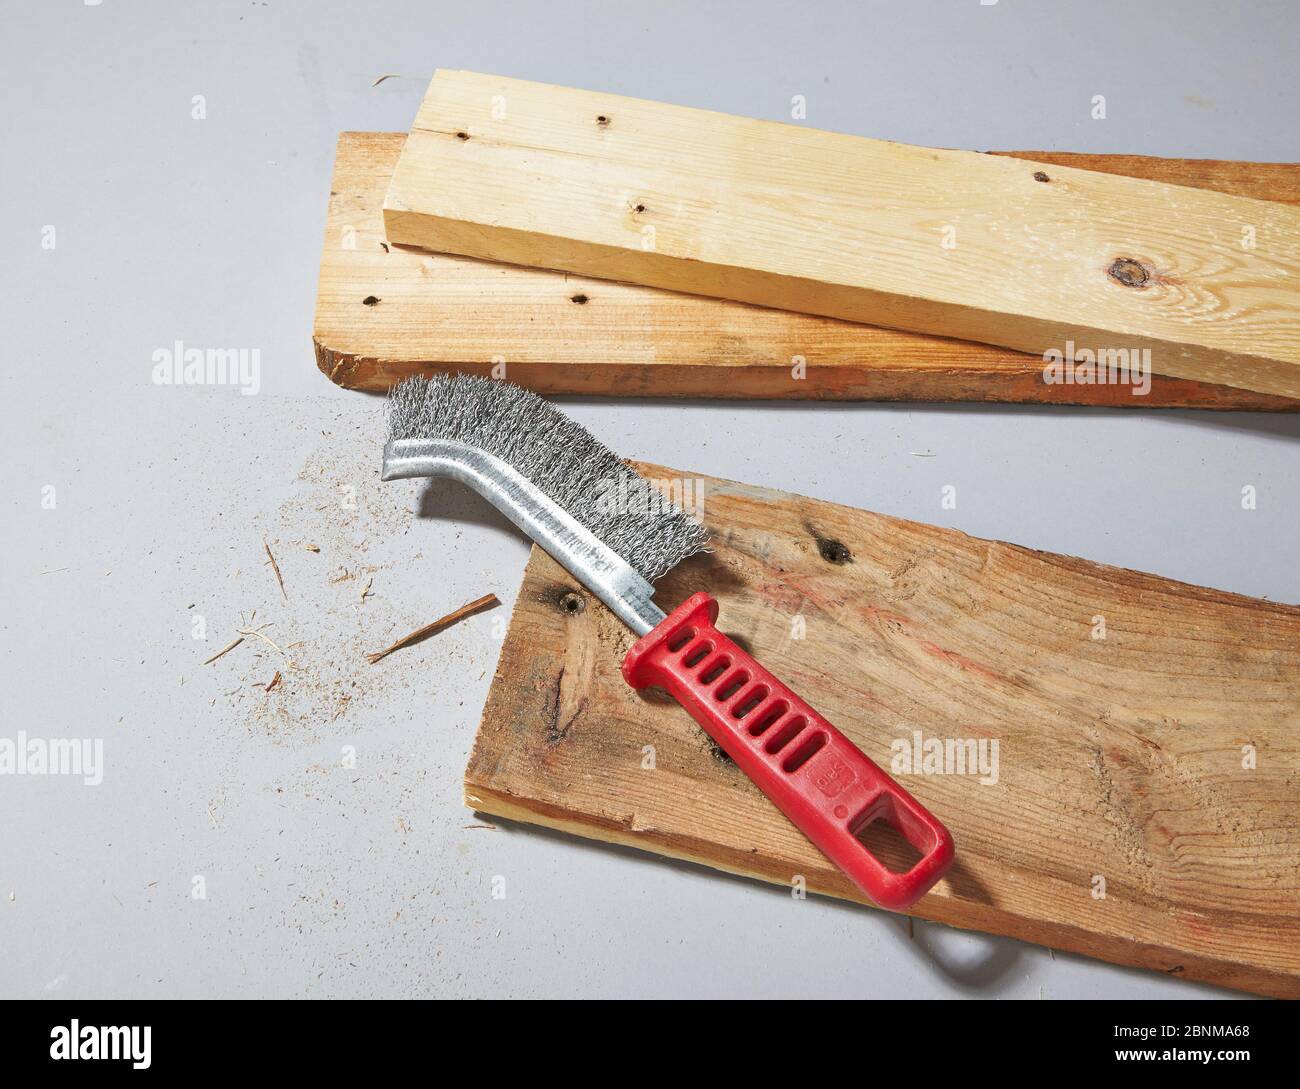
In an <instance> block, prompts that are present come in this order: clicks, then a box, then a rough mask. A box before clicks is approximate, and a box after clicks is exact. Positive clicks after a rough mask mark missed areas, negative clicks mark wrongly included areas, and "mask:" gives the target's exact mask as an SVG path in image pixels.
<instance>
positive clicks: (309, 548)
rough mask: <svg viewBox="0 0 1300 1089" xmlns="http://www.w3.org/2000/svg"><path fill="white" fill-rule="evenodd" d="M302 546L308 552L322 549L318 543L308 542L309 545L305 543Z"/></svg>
mask: <svg viewBox="0 0 1300 1089" xmlns="http://www.w3.org/2000/svg"><path fill="white" fill-rule="evenodd" d="M302 547H303V548H305V549H306V550H307V551H308V552H319V551H320V545H316V544H307V545H303V546H302Z"/></svg>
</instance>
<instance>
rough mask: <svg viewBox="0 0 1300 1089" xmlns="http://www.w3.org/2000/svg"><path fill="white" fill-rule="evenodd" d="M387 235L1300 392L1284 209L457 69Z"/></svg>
mask: <svg viewBox="0 0 1300 1089" xmlns="http://www.w3.org/2000/svg"><path fill="white" fill-rule="evenodd" d="M384 223H385V229H386V232H387V236H388V238H389V240H390V241H394V242H399V243H403V244H409V245H415V246H420V247H423V248H425V249H430V250H436V251H440V252H448V253H459V254H464V255H466V256H469V257H476V258H481V259H486V260H492V261H501V262H507V263H510V264H518V265H528V266H534V267H539V268H551V269H562V270H564V271H566V272H570V273H574V274H578V275H583V276H594V277H599V278H602V279H609V280H625V281H628V282H632V283H639V284H643V285H646V286H649V287H659V288H668V289H671V290H675V291H686V292H691V293H694V294H700V295H709V296H716V297H721V298H728V299H734V300H737V301H740V302H747V303H755V304H758V305H763V306H773V307H778V308H781V309H786V310H795V311H800V312H803V313H810V314H821V315H824V316H828V317H836V318H843V319H848V320H851V321H859V322H870V323H872V324H877V325H884V326H889V327H891V328H898V329H907V330H911V331H916V332H924V333H931V334H938V335H943V336H954V337H960V338H962V339H966V340H976V341H981V342H984V343H990V344H999V345H1002V346H1004V347H1009V348H1014V349H1017V350H1020V351H1025V352H1030V353H1033V354H1034V355H1035V356H1038V357H1040V358H1041V357H1042V355H1043V353H1044V352H1045V351H1047V350H1049V349H1056V350H1062V349H1064V347H1065V346H1066V345H1067V343H1069V342H1073V343H1074V344H1076V345H1079V346H1084V347H1088V348H1090V349H1097V350H1100V349H1103V348H1104V349H1127V348H1130V347H1135V346H1138V345H1142V346H1147V347H1150V348H1151V350H1152V353H1153V357H1154V363H1155V370H1156V371H1158V372H1160V373H1166V374H1172V375H1176V376H1178V377H1182V378H1193V379H1197V380H1199V381H1208V382H1214V383H1219V384H1224V385H1232V386H1241V387H1244V388H1247V389H1254V390H1258V391H1261V392H1266V393H1274V394H1278V395H1281V396H1289V397H1297V396H1300V210H1297V209H1294V208H1290V207H1287V206H1284V205H1282V204H1278V203H1276V202H1269V201H1257V200H1252V199H1249V198H1243V197H1235V196H1228V195H1226V194H1222V193H1214V192H1210V191H1207V190H1204V189H1192V188H1189V187H1185V186H1174V185H1167V184H1163V183H1157V182H1150V181H1145V180H1139V179H1134V178H1123V177H1119V176H1116V175H1113V174H1103V173H1098V172H1092V171H1085V170H1079V169H1077V168H1073V167H1064V166H1056V165H1053V164H1050V163H1042V162H1035V161H1032V160H1022V159H1010V158H998V157H993V156H988V155H982V154H979V153H976V152H968V151H950V150H941V149H935V148H921V147H912V146H909V145H904V144H895V143H890V142H887V141H882V140H870V139H865V138H862V137H854V136H845V135H840V134H836V133H828V132H821V131H818V130H815V129H809V128H804V127H801V126H798V125H792V124H778V123H775V122H769V121H756V120H752V119H748V118H742V117H732V116H729V115H726V114H718V113H712V112H709V111H705V110H697V109H691V108H689V107H684V106H673V105H667V104H664V103H658V102H648V101H644V100H639V99H631V98H624V97H621V96H617V95H608V94H601V93H597V92H590V91H581V90H575V89H573V88H566V87H554V86H550V85H547V84H539V83H531V82H527V81H523V80H513V79H506V78H503V77H499V76H488V75H481V74H478V73H473V72H457V71H447V70H442V71H439V72H438V73H436V74H435V76H434V78H433V81H432V82H431V84H430V87H429V90H428V92H427V94H426V97H425V99H424V101H423V102H422V104H421V107H420V110H419V113H418V115H417V117H416V120H415V124H414V126H413V128H412V130H411V132H410V135H409V136H408V138H407V141H406V144H405V146H404V148H403V150H402V155H401V157H400V159H399V161H398V165H397V168H396V170H395V171H394V174H393V179H392V183H391V185H390V188H389V192H388V196H387V198H386V200H385V205H384ZM951 232H955V234H953V233H951ZM945 243H952V244H951V245H945Z"/></svg>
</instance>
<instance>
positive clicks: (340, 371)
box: [313, 132, 1300, 412]
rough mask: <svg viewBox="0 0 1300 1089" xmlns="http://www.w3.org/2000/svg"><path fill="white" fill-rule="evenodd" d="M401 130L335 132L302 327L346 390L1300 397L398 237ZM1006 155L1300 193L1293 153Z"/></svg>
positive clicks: (1285, 195) (1212, 404)
mask: <svg viewBox="0 0 1300 1089" xmlns="http://www.w3.org/2000/svg"><path fill="white" fill-rule="evenodd" d="M404 140H405V136H404V135H403V134H401V133H365V132H345V133H343V134H342V135H341V136H340V137H339V142H338V151H337V158H336V162H335V168H334V178H333V184H332V185H331V187H330V199H329V215H328V219H327V224H326V232H325V244H324V250H323V253H322V258H321V272H320V284H319V291H318V295H317V300H316V318H315V325H314V329H313V341H314V345H315V350H316V359H317V363H318V365H319V366H320V368H321V370H322V371H323V372H324V373H325V374H326V375H328V376H329V377H330V378H331V379H332V380H333V381H335V382H337V383H339V384H340V385H344V386H347V387H349V388H353V389H366V390H376V391H382V390H386V389H387V388H388V387H389V386H391V385H392V384H393V383H394V382H396V381H399V380H400V379H402V378H404V377H407V376H408V375H411V374H433V373H436V372H439V371H458V372H467V373H475V374H489V373H493V372H494V371H496V372H497V373H498V374H500V373H502V371H504V373H505V374H506V375H507V376H508V377H509V378H510V380H511V381H514V382H517V383H519V384H520V385H523V386H527V387H528V388H530V389H535V390H537V391H539V392H542V393H548V394H600V395H604V396H623V397H638V396H641V397H645V396H652V397H718V398H744V399H766V398H813V399H826V400H880V401H946V402H962V401H965V402H1031V403H1041V404H1057V405H1106V406H1111V407H1136V408H1203V409H1233V410H1244V411H1288V412H1289V411H1294V410H1295V409H1296V408H1297V407H1300V402H1297V401H1292V400H1289V399H1287V398H1283V397H1276V396H1270V395H1268V394H1260V393H1255V392H1253V391H1249V390H1242V389H1236V388H1233V387H1230V386H1221V385H1214V384H1211V383H1205V382H1196V381H1191V380H1188V379H1181V378H1171V377H1168V376H1164V375H1160V374H1158V373H1157V374H1156V375H1155V377H1154V378H1153V380H1152V382H1151V387H1150V390H1149V392H1148V393H1147V394H1146V395H1144V396H1134V395H1133V391H1132V387H1131V386H1125V385H1097V384H1092V385H1073V384H1072V385H1064V384H1055V385H1051V384H1047V383H1045V382H1044V380H1043V364H1042V361H1041V360H1039V359H1036V358H1034V357H1033V356H1029V355H1026V354H1024V353H1021V352H1015V351H1011V350H1009V349H1005V348H997V347H991V346H989V345H984V344H975V343H972V342H969V341H960V340H950V339H945V338H941V337H931V336H925V335H922V334H917V333H903V332H898V331H895V330H890V329H883V328H878V327H875V326H871V325H860V324H856V323H852V322H845V321H838V320H835V319H830V318H821V317H815V316H812V315H808V314H796V313H792V312H790V311H782V310H772V309H764V308H760V307H754V306H747V305H745V304H742V303H735V302H729V301H723V300H718V299H712V298H706V297H704V296H697V295H683V294H678V293H675V292H667V291H661V290H658V289H655V288H647V287H640V286H636V285H632V284H624V283H615V282H612V281H605V280H594V279H589V278H583V277H575V276H569V275H566V274H563V273H556V272H551V271H547V270H543V269H530V268H521V267H517V266H511V265H497V264H491V263H488V262H483V261H477V260H473V259H471V258H465V257H457V256H452V255H448V254H435V253H429V252H425V251H421V250H418V249H413V248H408V247H403V246H398V245H394V244H393V243H391V242H389V241H388V240H387V239H386V237H385V235H384V225H383V214H382V205H383V199H384V195H385V193H386V192H387V190H388V186H389V182H390V180H391V178H392V174H393V169H394V168H395V166H396V165H397V160H398V157H399V155H400V153H401V149H402V146H403V143H404ZM1012 154H1023V155H1025V156H1028V157H1031V158H1033V159H1035V160H1037V161H1039V162H1047V163H1052V164H1060V165H1063V166H1073V167H1084V168H1087V169H1090V170H1101V171H1109V172H1113V173H1119V174H1125V175H1131V176H1133V177H1140V178H1149V179H1152V180H1156V181H1162V182H1171V183H1177V184H1182V185H1195V186H1201V187H1204V188H1207V189H1214V190H1218V191H1221V192H1225V193H1233V194H1237V195H1241V196H1246V197H1253V198H1259V199H1265V198H1267V199H1273V200H1276V201H1280V202H1286V203H1289V204H1292V205H1296V206H1300V165H1295V164H1285V163H1282V164H1279V163H1234V162H1215V161H1205V160H1187V159H1156V158H1149V157H1144V156H1129V155H1076V154H1070V153H1061V152H1056V153H1049V152H1041V151H1038V152H1024V153H1012ZM801 362H802V363H803V367H802V369H801V371H800V370H799V369H798V368H799V364H800V363H801ZM796 374H801V376H800V377H796Z"/></svg>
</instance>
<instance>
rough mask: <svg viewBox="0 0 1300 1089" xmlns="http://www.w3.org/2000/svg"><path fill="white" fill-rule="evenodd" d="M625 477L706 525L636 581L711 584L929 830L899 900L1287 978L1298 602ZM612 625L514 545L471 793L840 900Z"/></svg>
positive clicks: (1268, 990) (1294, 904)
mask: <svg viewBox="0 0 1300 1089" xmlns="http://www.w3.org/2000/svg"><path fill="white" fill-rule="evenodd" d="M641 468H642V471H643V472H645V473H647V475H649V476H650V477H652V478H656V479H665V480H674V479H675V480H683V479H690V480H693V481H702V484H703V491H702V493H697V494H702V495H703V496H704V509H705V513H706V521H707V522H708V524H709V527H710V529H711V530H713V533H714V542H715V551H714V552H713V553H712V554H710V555H703V556H698V557H695V558H694V559H692V560H688V561H687V562H686V563H685V564H683V565H681V567H679V568H678V569H677V570H676V571H674V572H673V573H672V574H670V575H669V576H667V577H666V578H665V579H663V580H662V582H661V583H660V585H659V591H658V594H657V597H658V600H659V601H660V602H661V603H663V604H665V605H668V606H669V607H671V606H672V605H673V604H676V603H678V602H680V601H682V600H684V599H685V598H686V597H687V596H689V595H690V594H691V593H693V592H695V591H697V590H702V589H707V590H708V591H709V592H710V593H712V594H714V595H715V596H716V597H717V598H718V599H719V601H720V603H721V614H720V620H719V623H720V626H721V628H722V630H724V631H725V632H727V633H728V634H729V635H731V636H732V637H733V638H737V639H739V640H741V641H743V643H744V645H745V646H746V647H747V649H750V650H752V651H753V653H755V655H756V656H757V657H758V658H759V659H760V660H762V661H769V662H773V663H779V666H778V668H779V671H780V672H781V674H782V676H783V677H784V679H786V680H787V681H788V682H789V683H790V684H791V685H792V686H793V687H794V688H795V689H796V690H797V691H799V692H800V693H801V694H803V695H804V696H805V697H806V698H807V699H808V700H809V702H811V703H812V704H813V706H815V707H817V708H818V710H820V711H821V712H822V713H823V714H825V715H826V716H827V717H828V718H829V719H830V720H831V721H832V722H834V723H835V724H836V725H837V726H839V727H840V729H842V730H843V731H844V732H845V733H846V734H848V735H849V737H850V738H851V739H852V740H853V741H854V742H855V743H856V744H857V745H858V746H859V747H860V748H861V749H862V751H863V752H865V753H866V754H867V755H868V756H870V757H872V758H873V759H875V760H876V761H877V762H878V763H880V764H881V765H882V766H883V767H885V768H886V769H887V770H889V769H892V770H893V771H894V772H895V774H896V777H897V778H898V779H899V781H900V782H901V783H902V784H903V785H904V786H905V787H906V788H907V789H908V790H909V791H910V792H911V793H912V794H913V795H915V797H916V798H917V799H918V800H919V801H920V802H921V803H922V804H923V805H925V806H926V807H927V808H929V809H930V810H931V811H933V812H934V813H936V814H939V815H941V816H942V818H943V820H944V822H945V823H946V824H947V825H948V827H949V828H950V829H951V831H952V833H953V837H954V839H955V840H956V842H957V845H958V850H957V861H956V864H955V866H954V868H953V870H952V871H951V873H950V875H949V876H948V877H947V878H945V879H944V880H943V881H941V882H940V884H939V885H938V886H937V887H936V888H935V890H934V891H932V892H931V893H930V894H929V895H927V896H926V897H925V898H924V899H922V900H921V901H920V902H919V903H918V904H917V905H916V907H915V908H914V909H913V912H912V913H913V914H915V915H917V916H918V917H920V918H925V919H934V920H939V921H941V922H944V923H948V924H951V925H953V926H958V927H966V928H973V929H978V930H982V931H987V932H988V933H992V934H1005V935H1010V936H1013V937H1017V938H1022V939H1025V940H1027V941H1031V942H1038V943H1041V944H1044V945H1048V946H1051V947H1053V948H1056V949H1064V950H1072V951H1074V952H1078V953H1084V954H1087V955H1089V956H1093V957H1100V958H1102V959H1104V960H1109V961H1113V962H1115V963H1118V964H1128V965H1138V966H1141V967H1145V968H1150V969H1154V970H1156V971H1160V972H1166V973H1169V974H1171V975H1175V976H1178V977H1179V978H1185V979H1196V980H1204V981H1207V982H1211V983H1217V984H1221V985H1223V986H1227V987H1235V988H1240V989H1243V990H1248V991H1255V992H1258V993H1261V994H1269V995H1278V996H1287V997H1292V998H1296V997H1300V820H1298V819H1297V816H1296V806H1295V802H1296V791H1297V787H1298V785H1300V608H1297V607H1295V606H1288V605H1275V604H1273V603H1271V602H1266V601H1257V600H1254V599H1251V598H1246V597H1239V596H1236V595H1234V594H1227V593H1221V592H1218V591H1215V590H1207V589H1203V588H1200V587H1195V586H1188V585H1186V584H1182V583H1177V582H1173V581H1171V580H1168V579H1163V578H1157V577H1155V576H1153V575H1144V574H1138V573H1137V572H1134V571H1126V570H1122V569H1119V568H1114V567H1106V566H1103V565H1101V564H1095V563H1088V562H1086V561H1084V560H1077V559H1072V558H1070V557H1067V556H1059V555H1052V554H1050V553H1043V552H1034V551H1031V550H1029V549H1025V548H1019V547H1017V546H1014V545H1009V544H1003V543H1001V542H998V541H988V540H979V539H976V538H973V537H968V536H966V535H965V534H962V533H959V532H957V531H955V530H950V529H940V528H936V527H933V526H926V525H920V524H917V523H914V522H907V521H903V520H901V519H897V518H890V517H886V516H883V515H879V514H872V513H869V512H867V511H861V510H854V509H851V508H847V507H842V506H837V505H835V504H831V503H824V502H817V501H814V500H810V499H804V498H801V497H799V496H794V495H789V494H786V493H782V492H776V491H769V490H766V489H761V488H753V487H747V486H743V485H738V484H733V483H731V482H728V481H720V480H712V479H708V478H700V477H696V476H693V475H691V474H682V473H680V472H679V471H676V470H669V469H663V468H659V467H656V466H642V467H641ZM1098 618H1104V629H1099V628H1098V622H1099V621H1098ZM1099 630H1102V631H1104V638H1098V637H1097V636H1098V632H1099ZM632 640H633V637H632V635H631V634H630V633H629V632H628V631H627V629H626V628H624V627H623V626H622V624H620V623H619V621H618V620H617V619H616V618H615V617H614V616H613V615H612V614H610V613H609V612H608V611H607V610H606V609H605V608H604V606H602V605H601V604H600V603H599V602H597V601H596V600H595V598H593V597H592V596H591V595H590V594H588V593H586V591H584V590H583V589H582V587H581V586H579V585H578V584H577V583H576V582H575V581H574V580H573V578H572V576H570V575H568V574H567V573H566V572H565V571H564V570H563V569H562V568H561V567H559V565H558V564H556V563H555V562H554V561H553V560H551V559H550V558H549V557H548V556H546V555H545V554H544V553H542V552H540V551H539V550H537V549H534V551H533V555H532V558H531V560H530V562H529V565H528V570H527V572H526V574H525V576H524V582H523V586H522V588H521V589H520V592H519V597H518V600H517V603H516V606H515V611H514V616H513V618H512V620H511V624H510V630H509V633H508V635H507V637H506V642H505V646H504V647H503V649H502V653H501V659H500V662H499V664H498V666H497V672H496V676H495V679H494V681H493V684H492V690H491V694H490V696H489V699H488V703H487V706H486V708H485V710H484V712H483V718H482V724H481V725H480V727H479V732H478V737H477V739H476V741H475V745H474V751H473V755H472V757H471V759H470V764H469V767H468V769H467V770H466V773H465V799H466V803H467V804H468V805H470V806H472V807H473V808H474V809H476V810H479V811H481V812H484V813H489V814H496V815H499V816H502V817H507V818H512V819H515V820H521V821H528V822H531V823H535V824H542V825H547V826H549V827H553V828H559V829H563V830H565V831H568V832H572V833H574V834H577V835H580V836H586V837H589V838H592V839H597V840H604V841H607V842H612V843H619V844H625V845H630V846H634V847H638V848H641V849H642V850H646V851H650V852H654V853H656V854H660V855H666V856H670V857H674V858H683V859H689V860H692V861H694V862H699V863H703V864H705V865H708V866H713V867H716V868H718V869H723V870H729V871H732V872H734V873H740V874H745V875H748V876H751V877H755V878H760V879H762V880H765V881H770V882H774V883H777V884H784V885H787V886H789V885H790V884H791V882H792V881H793V880H794V878H795V877H796V876H797V875H802V876H803V877H804V878H805V879H806V881H807V885H808V887H809V888H810V889H812V890H814V891H817V892H823V893H828V894H830V895H833V896H839V897H845V898H848V899H860V894H859V893H858V892H857V890H856V889H855V888H854V887H853V886H852V885H851V884H850V883H849V882H848V880H847V879H846V878H845V877H844V876H843V875H841V874H840V873H839V872H838V871H837V870H835V869H834V868H833V867H832V866H831V864H830V863H829V862H828V861H827V860H826V859H825V858H824V857H823V856H822V855H821V854H820V853H819V852H818V851H817V849H816V848H815V847H813V846H812V845H811V844H810V843H809V842H808V841H807V840H806V839H805V838H804V837H803V836H802V835H801V834H800V833H799V832H798V831H797V830H796V829H795V828H794V826H793V825H791V824H790V823H789V822H788V821H787V820H786V819H785V818H784V817H783V816H782V815H781V813H780V812H779V811H778V810H777V809H776V808H775V807H774V806H773V805H772V804H771V803H770V802H769V801H768V800H767V799H766V798H765V797H764V796H763V795H762V794H760V793H759V792H758V790H757V789H756V788H755V787H754V786H753V785H752V784H751V783H750V782H749V780H748V779H746V778H745V776H744V775H743V774H741V772H740V771H739V770H738V769H737V768H736V767H735V766H734V765H732V764H730V763H729V762H728V761H727V760H726V759H725V757H723V756H722V755H721V753H720V750H718V749H717V748H716V747H715V746H713V745H712V744H711V743H710V741H709V739H708V738H707V736H706V735H705V734H704V733H703V732H702V731H701V730H700V729H699V728H698V727H697V726H696V724H695V722H694V720H693V719H692V718H691V717H690V716H689V715H688V714H687V713H686V712H685V711H684V710H682V709H681V708H680V707H678V706H677V705H676V704H675V703H674V702H673V701H672V700H671V699H669V698H668V697H667V696H666V695H664V694H663V693H657V694H656V693H653V692H652V693H650V694H648V695H638V694H637V693H635V692H634V691H632V689H630V688H629V687H628V686H627V685H626V683H624V681H623V679H622V677H621V676H620V674H619V665H620V662H621V660H622V657H623V655H624V654H625V653H626V651H627V649H628V647H629V646H630V645H631V643H632ZM917 732H919V733H920V735H921V740H920V742H919V750H920V751H921V752H928V751H929V750H928V749H927V748H926V746H930V745H932V743H933V742H934V741H936V740H938V741H940V742H949V743H952V742H959V741H960V742H965V743H967V745H968V747H969V744H970V743H974V745H975V746H976V747H977V748H978V746H981V745H982V746H984V749H983V750H980V751H983V752H984V753H985V754H986V755H990V756H991V755H992V750H991V749H990V748H988V746H990V745H991V744H992V743H996V744H997V758H996V765H997V766H996V769H995V770H994V771H993V772H992V773H987V769H988V764H987V763H986V765H985V767H984V768H983V769H981V768H980V767H978V764H977V761H975V760H971V761H970V762H969V763H968V764H967V765H966V771H965V772H964V773H961V772H959V771H957V770H956V765H955V764H954V765H952V766H951V767H950V766H949V765H948V763H946V762H940V763H939V764H937V765H935V768H937V769H938V770H935V768H931V769H930V770H929V771H927V767H928V766H927V765H926V763H925V761H926V759H927V757H926V756H924V755H918V756H916V757H915V758H914V755H913V754H917V753H918V742H917V738H916V733H917ZM893 746H901V748H898V749H895V748H893ZM904 753H907V754H908V763H907V764H906V765H904V767H903V768H902V770H900V768H899V765H898V764H897V763H895V759H896V758H901V757H902V755H903V754H904ZM647 754H651V755H652V759H649V760H648V759H647ZM945 761H946V758H945ZM873 850H877V851H878V852H879V848H878V847H876V845H873Z"/></svg>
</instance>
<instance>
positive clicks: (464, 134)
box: [456, 129, 469, 140]
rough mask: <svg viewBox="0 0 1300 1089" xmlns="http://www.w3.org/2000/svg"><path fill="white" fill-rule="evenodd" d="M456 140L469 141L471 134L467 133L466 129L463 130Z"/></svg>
mask: <svg viewBox="0 0 1300 1089" xmlns="http://www.w3.org/2000/svg"><path fill="white" fill-rule="evenodd" d="M456 139H457V140H468V139H469V133H468V132H466V131H465V130H464V129H461V130H460V132H458V133H456Z"/></svg>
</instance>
